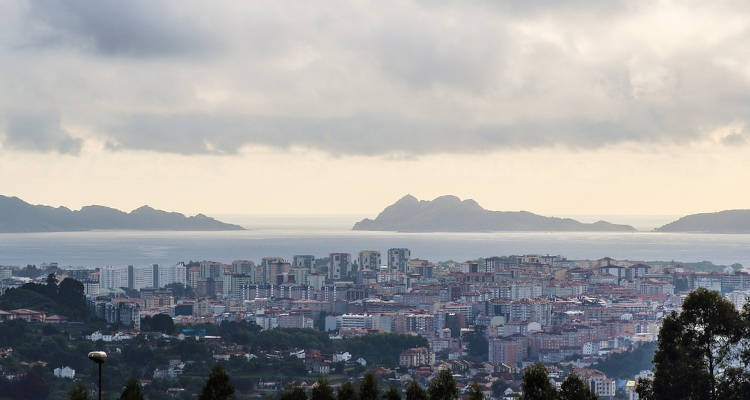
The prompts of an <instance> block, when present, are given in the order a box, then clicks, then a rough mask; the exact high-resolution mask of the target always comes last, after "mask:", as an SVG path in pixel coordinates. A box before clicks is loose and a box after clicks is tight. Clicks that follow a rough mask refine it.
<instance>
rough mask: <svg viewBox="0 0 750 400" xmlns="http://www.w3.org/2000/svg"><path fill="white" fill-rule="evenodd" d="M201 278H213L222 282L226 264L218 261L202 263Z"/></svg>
mask: <svg viewBox="0 0 750 400" xmlns="http://www.w3.org/2000/svg"><path fill="white" fill-rule="evenodd" d="M200 267H201V270H200V271H201V272H200V277H201V278H211V279H214V280H220V279H221V277H222V275H224V264H222V263H219V262H216V261H201V263H200Z"/></svg>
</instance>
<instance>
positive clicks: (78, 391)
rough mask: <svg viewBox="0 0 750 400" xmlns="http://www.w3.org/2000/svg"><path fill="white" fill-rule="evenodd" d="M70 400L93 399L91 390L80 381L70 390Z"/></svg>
mask: <svg viewBox="0 0 750 400" xmlns="http://www.w3.org/2000/svg"><path fill="white" fill-rule="evenodd" d="M68 400H92V399H91V391H90V390H89V389H88V388H87V387H86V385H84V384H83V382H78V384H76V385H75V386H73V389H70V392H68Z"/></svg>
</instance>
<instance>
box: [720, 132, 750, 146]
mask: <svg viewBox="0 0 750 400" xmlns="http://www.w3.org/2000/svg"><path fill="white" fill-rule="evenodd" d="M747 142H748V138H747V135H746V134H745V133H744V132H736V133H732V134H729V135H727V136H724V137H723V138H721V143H722V144H724V145H727V146H744V145H746V144H747Z"/></svg>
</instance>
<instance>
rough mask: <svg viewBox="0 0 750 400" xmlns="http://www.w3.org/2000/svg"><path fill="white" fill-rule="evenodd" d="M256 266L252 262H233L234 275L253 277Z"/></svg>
mask: <svg viewBox="0 0 750 400" xmlns="http://www.w3.org/2000/svg"><path fill="white" fill-rule="evenodd" d="M254 269H255V264H254V263H253V262H252V261H250V260H235V261H232V274H241V275H249V276H252V275H253V270H254Z"/></svg>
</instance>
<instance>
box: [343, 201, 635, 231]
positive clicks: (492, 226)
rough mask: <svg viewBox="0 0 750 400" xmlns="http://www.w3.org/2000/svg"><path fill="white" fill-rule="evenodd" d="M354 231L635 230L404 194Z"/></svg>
mask: <svg viewBox="0 0 750 400" xmlns="http://www.w3.org/2000/svg"><path fill="white" fill-rule="evenodd" d="M352 229H353V230H357V231H398V232H492V231H549V232H553V231H568V232H571V231H580V232H585V231H596V232H603V231H613V232H634V231H635V230H636V229H635V228H633V227H632V226H629V225H618V224H612V223H609V222H606V221H598V222H594V223H583V222H579V221H576V220H574V219H571V218H556V217H545V216H542V215H538V214H534V213H531V212H528V211H491V210H486V209H484V208H482V206H480V205H479V204H478V203H477V202H476V201H474V200H471V199H467V200H461V199H459V198H458V197H456V196H451V195H446V196H440V197H438V198H436V199H434V200H432V201H427V200H418V199H417V198H416V197H414V196H412V195H406V196H404V197H402V198H401V199H400V200H398V201H397V202H395V203H394V204H392V205H390V206H388V207H386V208H385V209H384V210H383V211H382V212H381V213H380V214H379V215H378V216H377V217H376V218H375V219H369V218H366V219H363V220H362V221H359V222H357V223H356V224H355V225H354V227H353V228H352Z"/></svg>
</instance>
